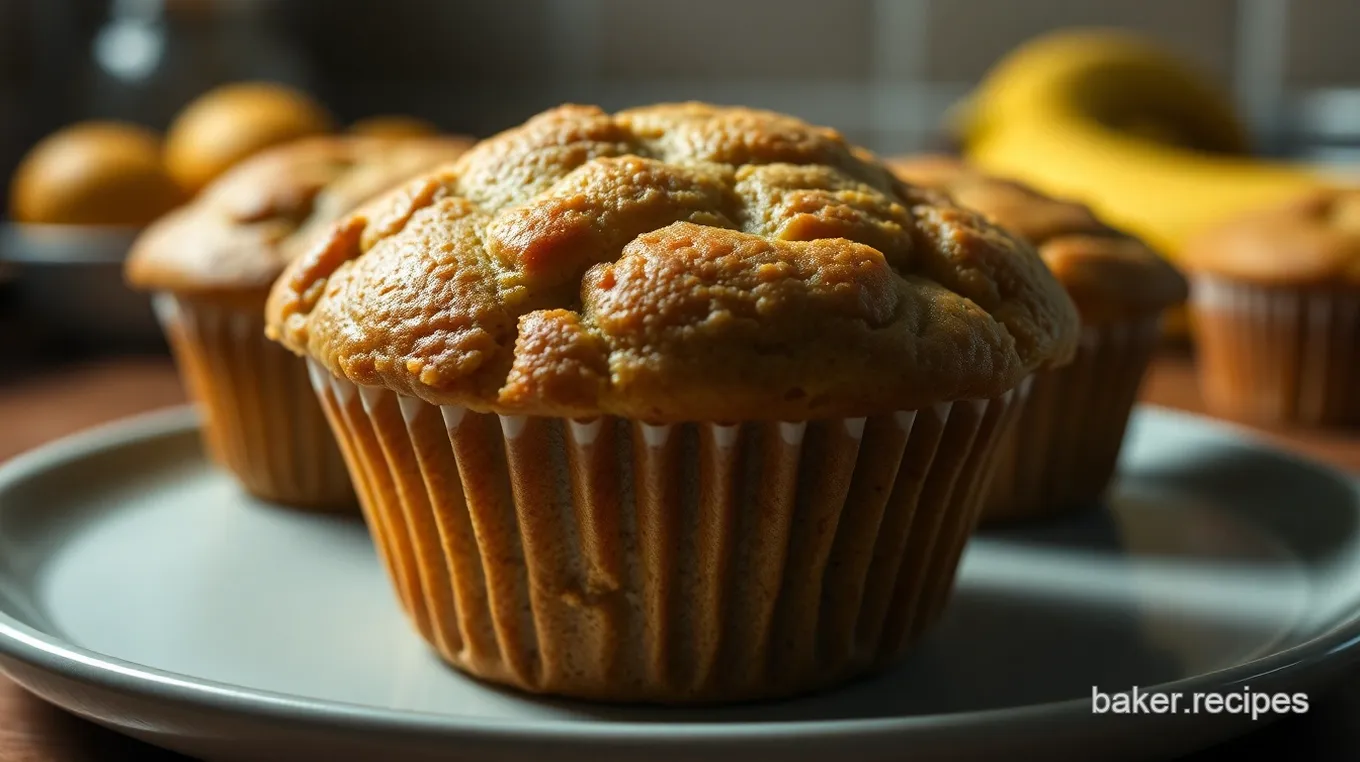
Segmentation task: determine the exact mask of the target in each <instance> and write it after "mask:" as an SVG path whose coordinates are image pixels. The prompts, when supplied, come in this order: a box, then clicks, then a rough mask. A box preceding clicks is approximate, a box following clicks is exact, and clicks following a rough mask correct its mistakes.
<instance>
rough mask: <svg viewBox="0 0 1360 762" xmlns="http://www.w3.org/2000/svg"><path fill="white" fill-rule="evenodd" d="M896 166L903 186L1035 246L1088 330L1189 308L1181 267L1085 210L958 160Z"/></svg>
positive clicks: (935, 158) (896, 162)
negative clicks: (950, 202) (946, 199)
mask: <svg viewBox="0 0 1360 762" xmlns="http://www.w3.org/2000/svg"><path fill="white" fill-rule="evenodd" d="M888 166H889V167H891V168H892V170H893V172H894V173H896V174H897V176H898V177H901V178H902V179H903V180H906V181H907V182H910V183H917V184H919V185H922V186H925V187H928V188H935V189H938V190H940V191H943V192H945V193H947V194H949V195H950V197H952V198H953V199H954V201H956V202H958V203H959V204H962V205H963V206H966V207H969V208H971V209H976V210H977V211H979V212H981V213H983V214H985V215H986V216H987V217H988V218H989V219H991V220H992V221H993V222H995V223H996V224H998V225H1001V226H1002V227H1004V228H1006V229H1007V230H1010V231H1011V232H1013V233H1015V234H1016V235H1018V236H1020V237H1022V238H1024V239H1025V240H1026V241H1029V242H1030V243H1031V244H1033V245H1034V247H1035V248H1037V249H1038V250H1039V255H1040V256H1041V257H1043V259H1044V262H1045V263H1046V264H1047V265H1048V267H1049V269H1050V270H1052V271H1053V274H1054V276H1056V277H1057V279H1058V281H1059V282H1060V283H1062V284H1063V287H1064V288H1066V289H1067V293H1068V295H1069V296H1071V297H1072V299H1073V300H1074V301H1075V302H1076V304H1077V307H1078V309H1080V310H1081V314H1082V318H1083V319H1084V320H1085V321H1086V322H1088V323H1090V322H1101V321H1107V320H1115V319H1121V318H1125V317H1128V316H1130V315H1140V314H1146V313H1156V312H1160V311H1161V310H1163V309H1165V308H1167V307H1170V306H1173V305H1175V304H1178V303H1180V302H1183V301H1185V298H1186V296H1187V294H1188V286H1187V284H1186V280H1185V278H1184V276H1182V275H1181V274H1180V272H1179V271H1178V270H1177V269H1176V267H1174V266H1173V265H1171V264H1170V263H1169V262H1167V261H1166V260H1165V259H1164V258H1162V257H1161V256H1159V255H1158V254H1157V253H1156V252H1155V251H1153V250H1152V249H1151V248H1149V247H1148V246H1147V245H1146V244H1145V243H1143V242H1142V241H1140V240H1139V239H1137V238H1135V237H1134V236H1131V235H1129V234H1127V233H1124V232H1123V231H1120V230H1117V229H1115V228H1113V227H1111V226H1110V225H1107V224H1106V223H1105V222H1103V221H1101V220H1100V219H1098V218H1097V217H1096V216H1095V215H1094V214H1093V213H1092V212H1091V210H1090V209H1089V208H1087V207H1086V206H1085V205H1083V204H1078V203H1075V202H1072V201H1068V200H1065V199H1057V198H1053V197H1051V196H1047V195H1044V194H1042V193H1039V192H1038V191H1036V190H1034V189H1032V188H1030V187H1029V186H1027V185H1025V184H1023V183H1020V182H1017V181H1014V180H1009V179H1006V178H1001V177H996V176H992V175H988V174H986V173H983V172H981V171H978V170H976V169H974V168H973V167H971V166H969V165H968V164H967V163H965V162H963V161H961V160H959V159H955V158H953V157H950V156H941V155H933V154H926V155H920V156H910V157H902V158H897V159H890V160H889V161H888Z"/></svg>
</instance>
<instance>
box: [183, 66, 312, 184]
mask: <svg viewBox="0 0 1360 762" xmlns="http://www.w3.org/2000/svg"><path fill="white" fill-rule="evenodd" d="M332 126H333V121H332V118H331V115H330V114H329V113H327V111H326V109H325V107H324V106H322V105H321V104H320V103H317V102H316V101H314V100H313V99H312V98H311V97H310V96H308V95H307V94H306V93H303V92H301V91H298V90H294V89H293V88H291V87H287V86H285V85H281V84H277V83H274V82H236V83H232V84H228V85H222V86H221V87H217V88H214V89H212V90H209V91H208V92H206V93H204V94H203V95H200V96H199V97H198V98H196V99H195V100H194V101H193V102H192V103H190V104H189V105H188V106H186V107H185V108H184V110H183V111H181V112H180V113H179V115H178V116H176V117H175V121H174V122H173V123H171V125H170V128H169V130H167V131H166V135H165V163H166V165H167V166H168V167H169V168H170V173H171V174H172V175H174V177H175V179H176V180H178V181H179V183H180V185H182V186H183V187H184V189H185V190H186V191H188V192H190V193H195V192H198V190H199V189H201V188H203V187H205V186H206V185H208V184H209V183H211V182H212V181H213V180H214V179H216V178H217V177H219V176H221V175H222V174H223V173H225V172H226V171H227V170H229V169H230V168H231V167H233V166H235V165H236V164H239V163H240V162H242V161H244V160H246V159H247V158H249V157H250V156H253V155H254V154H256V153H259V152H260V151H263V150H265V149H267V148H270V147H272V146H277V145H283V144H285V143H289V142H292V141H294V140H298V139H300V138H304V137H308V136H312V135H324V134H327V133H329V132H331V130H332Z"/></svg>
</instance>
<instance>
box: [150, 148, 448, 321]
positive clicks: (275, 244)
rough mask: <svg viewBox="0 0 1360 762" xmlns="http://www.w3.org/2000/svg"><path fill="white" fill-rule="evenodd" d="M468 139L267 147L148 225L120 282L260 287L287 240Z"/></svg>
mask: <svg viewBox="0 0 1360 762" xmlns="http://www.w3.org/2000/svg"><path fill="white" fill-rule="evenodd" d="M470 145H471V141H469V140H467V139H464V138H457V137H437V138H419V139H415V138H403V139H391V138H376V137H348V136H345V137H317V138H305V139H302V140H298V141H295V142H293V143H289V144H287V145H283V146H279V147H277V148H272V149H268V150H266V151H264V152H262V153H260V154H258V155H256V156H254V157H252V158H250V159H247V160H246V161H244V162H242V163H241V164H240V165H238V166H236V167H234V168H233V169H231V170H230V171H229V172H227V173H226V174H225V175H223V176H222V177H221V178H219V179H218V180H217V181H216V182H214V183H213V184H211V185H210V186H208V187H207V188H205V189H204V190H203V192H202V193H201V194H200V195H199V196H198V197H197V198H196V199H195V200H194V201H193V202H191V203H189V204H188V205H186V206H183V207H181V208H179V209H177V210H175V211H173V212H171V213H170V214H167V215H166V216H164V217H162V218H161V219H160V220H158V221H157V222H156V223H155V224H153V225H152V226H151V227H150V228H148V229H147V230H146V232H145V233H143V235H142V236H141V237H140V238H139V239H138V241H137V243H136V244H135V245H134V247H133V250H132V252H131V254H130V256H129V259H128V265H127V278H128V281H129V282H130V283H131V284H132V285H134V286H136V287H138V288H143V289H147V290H158V291H174V292H177V293H184V294H195V295H199V296H209V295H217V296H225V295H229V294H231V293H232V292H240V291H245V292H249V293H251V294H259V293H261V292H263V291H264V290H266V289H268V288H269V285H270V284H271V283H272V282H273V281H274V279H275V278H276V277H278V274H279V272H280V271H281V270H282V269H283V267H284V265H285V264H286V263H287V261H288V260H289V259H291V258H292V257H293V256H294V255H295V254H296V253H297V248H296V246H295V242H296V241H299V240H304V239H306V238H308V237H309V236H310V235H312V234H314V233H315V232H316V231H317V230H320V229H323V228H324V227H326V226H327V225H329V224H330V223H332V222H334V221H335V220H336V219H337V218H339V217H340V216H342V215H344V214H345V213H347V212H349V211H351V210H353V209H354V207H355V206H357V205H359V204H360V203H362V202H364V201H365V200H367V199H368V198H369V197H370V196H372V195H374V194H376V193H381V192H382V191H385V190H387V189H388V188H390V187H392V186H393V185H396V184H398V183H400V182H402V181H403V180H406V179H408V178H410V177H411V176H412V175H414V174H416V173H418V172H421V171H423V170H425V169H427V168H429V167H432V166H435V165H438V164H440V163H442V162H446V161H452V160H454V159H456V158H457V157H458V156H459V155H460V154H462V153H463V151H465V150H466V149H467V148H468V146H470Z"/></svg>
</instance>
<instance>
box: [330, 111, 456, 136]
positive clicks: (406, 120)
mask: <svg viewBox="0 0 1360 762" xmlns="http://www.w3.org/2000/svg"><path fill="white" fill-rule="evenodd" d="M349 132H350V133H351V134H354V135H368V136H371V137H378V138H418V137H426V136H429V135H437V134H439V127H437V126H435V124H434V123H433V122H430V121H427V120H425V119H421V118H420V117H416V116H407V115H405V114H379V115H377V116H370V117H365V118H363V119H360V120H358V121H356V122H354V123H353V124H351V125H350V126H349Z"/></svg>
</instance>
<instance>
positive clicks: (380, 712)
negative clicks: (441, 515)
mask: <svg viewBox="0 0 1360 762" xmlns="http://www.w3.org/2000/svg"><path fill="white" fill-rule="evenodd" d="M1148 416H1153V417H1169V418H1181V419H1186V420H1190V421H1193V422H1194V425H1196V426H1202V427H1209V428H1211V429H1214V430H1216V431H1217V433H1220V434H1229V435H1233V436H1235V437H1236V438H1237V439H1238V440H1240V441H1242V442H1243V443H1245V444H1247V445H1248V446H1251V447H1253V448H1257V449H1264V450H1266V451H1269V452H1270V453H1271V454H1272V455H1274V456H1277V457H1283V458H1286V459H1288V460H1291V461H1294V462H1296V463H1304V464H1307V465H1308V466H1311V467H1314V468H1319V469H1322V470H1324V471H1326V472H1328V473H1329V474H1331V475H1332V476H1334V477H1336V478H1337V479H1339V480H1341V481H1343V482H1346V483H1349V484H1351V485H1352V487H1353V488H1354V489H1355V490H1356V491H1357V494H1360V475H1353V474H1350V473H1348V472H1346V471H1344V470H1342V469H1339V468H1336V467H1334V466H1332V465H1330V464H1328V463H1325V462H1322V461H1319V460H1315V459H1313V458H1311V457H1308V456H1307V455H1305V454H1302V453H1296V452H1292V451H1290V450H1287V449H1285V448H1282V447H1280V446H1279V445H1277V444H1275V443H1273V442H1271V441H1270V440H1268V439H1266V438H1264V437H1262V436H1260V435H1259V434H1257V433H1256V432H1253V431H1252V430H1250V429H1248V428H1245V427H1241V426H1238V425H1235V424H1233V423H1231V422H1224V421H1220V420H1218V419H1214V418H1210V417H1208V416H1204V415H1199V414H1195V413H1189V412H1185V411H1181V410H1176V409H1172V408H1166V407H1162V406H1156V405H1146V404H1140V405H1138V407H1137V409H1136V410H1135V412H1134V420H1135V421H1136V420H1137V419H1139V418H1144V417H1148ZM199 421H200V415H199V413H198V411H197V410H196V409H195V408H194V407H193V406H192V405H178V406H174V407H170V408H166V409H162V410H157V411H153V412H149V413H143V414H140V415H135V416H131V417H127V418H123V419H119V420H116V421H112V422H109V423H105V424H101V425H99V426H95V427H91V428H88V429H85V430H84V431H81V432H77V433H74V434H70V435H67V436H64V437H61V438H59V439H56V440H53V441H51V442H48V443H46V444H44V445H41V446H39V447H37V448H34V449H32V450H29V451H27V452H24V453H21V454H19V455H16V456H14V457H13V458H11V459H9V460H8V461H5V462H3V463H0V499H3V497H4V496H5V494H6V493H7V492H9V491H10V490H11V489H12V488H13V487H14V486H15V485H16V484H20V483H23V482H24V481H25V480H28V479H32V478H35V477H37V476H39V475H41V474H43V473H45V472H47V471H51V470H54V469H57V468H60V467H63V466H67V465H69V464H70V463H72V462H75V461H78V460H81V459H83V458H88V457H91V456H93V455H96V454H98V453H101V452H105V451H108V450H111V449H115V448H118V447H121V446H132V445H136V444H139V443H144V442H150V441H153V440H156V439H160V438H168V437H176V436H185V435H187V434H189V433H190V432H191V431H192V430H194V429H196V428H197V426H198V425H199ZM0 510H3V509H0ZM5 660H14V661H16V662H19V663H21V664H24V665H26V666H27V667H30V668H32V669H36V670H39V671H41V672H45V673H50V674H52V675H54V676H56V677H58V678H64V679H71V680H75V681H78V682H80V683H83V684H88V685H92V686H94V687H97V688H101V689H105V690H111V691H117V692H120V693H128V694H131V695H133V696H138V697H142V698H148V699H153V700H156V701H160V702H169V703H175V704H179V705H182V706H185V707H189V708H195V709H199V710H206V711H210V712H219V713H228V714H232V715H236V716H244V717H250V718H257V719H266V720H283V721H287V722H291V723H305V724H308V725H312V726H334V725H335V724H336V723H343V725H344V727H345V728H346V729H347V730H351V731H356V732H361V733H377V734H391V733H401V734H407V735H415V736H424V737H449V736H456V737H459V738H463V739H476V740H480V741H483V742H502V743H509V744H515V745H517V744H520V743H524V742H531V743H532V742H557V743H563V742H591V743H610V742H618V743H627V742H635V741H648V742H658V741H660V742H666V743H675V744H682V745H693V744H696V743H697V744H703V743H711V742H720V741H728V742H730V741H736V740H743V739H745V740H757V741H758V740H773V739H778V740H779V741H780V742H781V743H790V742H798V741H811V740H828V739H830V738H840V737H848V736H853V737H856V738H864V737H866V736H885V737H891V736H897V735H906V734H912V733H920V732H924V731H936V732H941V731H953V732H959V731H966V730H970V729H981V728H989V729H996V728H997V727H1002V726H1014V725H1017V724H1025V725H1029V726H1031V727H1032V725H1033V724H1034V723H1035V722H1047V723H1050V724H1053V723H1062V722H1065V721H1067V722H1070V721H1073V720H1076V721H1081V720H1083V719H1084V720H1085V723H1089V722H1091V721H1094V720H1097V719H1099V718H1101V717H1102V716H1101V715H1096V714H1093V713H1092V712H1091V711H1090V709H1089V705H1090V699H1089V698H1085V697H1083V698H1073V699H1064V700H1061V701H1048V702H1041V703H1035V704H1026V705H1023V706H1014V707H1002V708H996V709H983V710H973V711H964V712H946V713H934V714H919V715H909V716H898V717H876V718H856V719H813V720H785V721H779V720H760V721H751V722H736V721H734V722H683V723H668V722H663V721H637V722H633V721H629V722H620V721H617V720H609V719H601V718H594V717H586V718H573V719H559V718H541V719H532V720H515V719H499V718H497V719H493V718H481V717H468V716H462V715H455V714H437V713H433V712H424V711H418V710H396V709H387V708H381V707H372V706H366V705H363V704H356V703H353V702H347V701H336V700H331V699H318V698H309V697H304V696H296V695H290V694H286V693H281V692H277V691H270V690H263V689H258V688H251V687H247V686H240V685H233V684H230V683H224V682H220V681H216V680H208V679H203V678H198V677H195V676H193V675H186V674H181V673H176V672H172V671H169V670H163V669H159V668H156V667H150V666H146V665H141V664H136V663H133V662H129V661H125V660H123V659H120V658H118V657H115V656H111V655H108V654H102V653H99V652H97V651H94V650H91V649H87V648H84V647H82V646H79V645H76V644H74V643H70V642H67V641H65V640H64V639H62V638H60V637H58V636H57V635H55V634H53V633H48V632H44V631H41V630H39V629H37V628H34V627H31V626H29V625H26V624H24V623H22V622H20V621H18V620H17V619H15V618H14V617H13V616H11V615H10V614H9V613H7V612H6V611H4V610H3V609H2V608H0V671H4V672H6V673H9V671H8V670H7V669H5V668H4V666H5V665H4V661H5ZM1355 662H1360V612H1357V613H1356V614H1355V615H1354V616H1352V617H1351V618H1350V619H1348V620H1346V621H1344V622H1342V623H1340V624H1338V625H1336V626H1335V627H1333V628H1332V629H1331V630H1329V631H1327V632H1325V633H1323V634H1321V635H1318V636H1316V637H1314V638H1311V639H1309V640H1307V641H1304V642H1302V643H1299V644H1296V645H1294V646H1291V647H1289V648H1286V649H1283V650H1280V651H1275V652H1272V653H1270V654H1268V655H1265V656H1262V657H1259V658H1256V659H1252V660H1250V661H1247V662H1244V663H1242V664H1237V665H1233V666H1231V667H1225V668H1222V669H1218V670H1212V671H1208V672H1204V673H1201V674H1197V675H1191V676H1188V677H1184V678H1181V679H1179V680H1174V681H1171V682H1163V683H1156V684H1153V685H1147V686H1138V687H1139V689H1140V690H1142V691H1146V692H1149V693H1153V692H1176V691H1179V692H1182V693H1188V692H1193V691H1195V690H1220V691H1221V690H1224V689H1229V688H1234V687H1240V686H1246V685H1249V684H1256V685H1262V684H1271V685H1274V684H1279V683H1281V682H1283V681H1288V682H1289V683H1291V684H1293V685H1295V686H1299V687H1311V686H1315V685H1316V684H1318V683H1319V682H1322V681H1321V680H1320V679H1319V678H1320V677H1322V676H1323V675H1325V674H1326V673H1327V672H1329V671H1330V672H1331V673H1332V674H1334V675H1335V674H1336V673H1340V672H1342V671H1343V670H1344V669H1345V668H1346V667H1347V666H1348V665H1350V664H1352V663H1355ZM9 676H10V677H11V679H14V680H15V682H16V683H18V684H20V685H21V686H24V687H25V688H26V689H29V690H34V691H35V692H41V691H40V690H38V689H36V688H31V687H29V685H28V681H27V680H24V679H22V678H20V677H18V676H15V675H13V674H12V673H9ZM468 679H472V678H468ZM68 708H69V707H68ZM87 716H88V715H87ZM1105 716H1106V717H1108V716H1117V715H1105ZM1195 716H1196V715H1185V714H1180V715H1177V714H1165V715H1145V716H1143V717H1141V718H1140V719H1144V720H1147V719H1161V720H1165V721H1176V720H1178V719H1179V720H1189V719H1192V718H1193V717H1195ZM1211 716H1212V715H1211ZM1218 717H1219V718H1220V719H1222V718H1223V717H1224V716H1223V715H1219V716H1218ZM1126 719H1131V717H1130V718H1126ZM1085 723H1083V724H1085Z"/></svg>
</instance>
